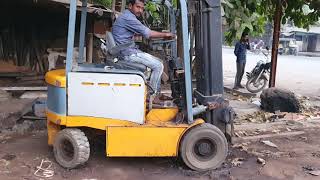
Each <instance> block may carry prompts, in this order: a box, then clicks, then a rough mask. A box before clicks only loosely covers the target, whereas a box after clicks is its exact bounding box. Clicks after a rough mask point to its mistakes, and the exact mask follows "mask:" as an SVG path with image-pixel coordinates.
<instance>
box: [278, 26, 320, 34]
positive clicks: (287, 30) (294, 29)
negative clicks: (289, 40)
mask: <svg viewBox="0 0 320 180" xmlns="http://www.w3.org/2000/svg"><path fill="white" fill-rule="evenodd" d="M283 32H284V33H290V32H302V33H310V34H320V27H318V26H311V27H310V28H309V30H307V29H303V28H298V27H284V28H283Z"/></svg>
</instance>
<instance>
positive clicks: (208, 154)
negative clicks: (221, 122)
mask: <svg viewBox="0 0 320 180" xmlns="http://www.w3.org/2000/svg"><path fill="white" fill-rule="evenodd" d="M227 153H228V142H227V139H226V137H225V136H224V134H223V133H222V132H221V130H220V129H218V128H217V127H215V126H214V125H212V124H208V123H204V124H201V125H199V126H196V127H194V128H192V129H191V130H190V131H188V132H186V134H185V136H184V137H183V139H182V142H181V144H180V156H181V158H182V160H183V161H184V163H185V164H186V165H187V166H188V167H189V168H191V169H193V170H196V171H207V170H210V169H216V168H218V167H219V166H220V165H221V164H222V163H223V162H224V161H225V159H226V157H227Z"/></svg>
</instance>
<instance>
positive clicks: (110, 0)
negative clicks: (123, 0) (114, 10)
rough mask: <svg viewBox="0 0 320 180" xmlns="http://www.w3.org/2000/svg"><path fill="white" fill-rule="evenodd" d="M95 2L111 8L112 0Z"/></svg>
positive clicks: (95, 0)
mask: <svg viewBox="0 0 320 180" xmlns="http://www.w3.org/2000/svg"><path fill="white" fill-rule="evenodd" d="M93 3H95V4H100V5H103V6H105V7H107V8H111V6H112V0H93Z"/></svg>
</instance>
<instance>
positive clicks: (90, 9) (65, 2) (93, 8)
mask: <svg viewBox="0 0 320 180" xmlns="http://www.w3.org/2000/svg"><path fill="white" fill-rule="evenodd" d="M49 1H50V2H53V3H59V4H63V5H65V6H66V7H67V8H69V5H70V0H49ZM77 6H78V10H81V9H80V8H81V6H82V2H81V1H79V0H78V1H77ZM87 7H88V9H87V11H88V13H97V12H100V13H101V12H102V13H112V10H111V9H108V8H106V7H103V6H100V5H94V4H91V3H87ZM99 15H100V14H99Z"/></svg>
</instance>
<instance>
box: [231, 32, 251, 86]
mask: <svg viewBox="0 0 320 180" xmlns="http://www.w3.org/2000/svg"><path fill="white" fill-rule="evenodd" d="M247 49H249V50H250V44H249V37H248V33H245V32H243V33H242V35H241V39H240V41H239V42H237V44H236V47H235V48H234V55H236V56H237V74H236V78H235V82H234V87H233V89H239V88H244V87H243V86H242V85H241V80H242V76H243V74H244V70H245V67H246V61H247Z"/></svg>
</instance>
